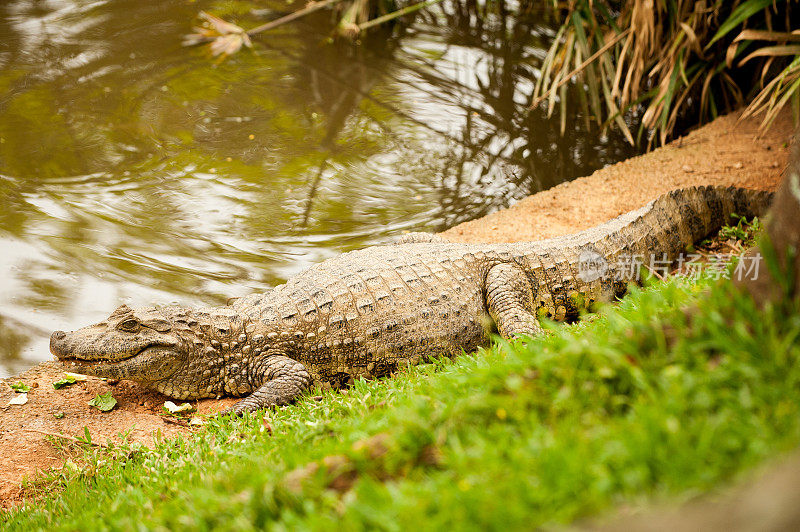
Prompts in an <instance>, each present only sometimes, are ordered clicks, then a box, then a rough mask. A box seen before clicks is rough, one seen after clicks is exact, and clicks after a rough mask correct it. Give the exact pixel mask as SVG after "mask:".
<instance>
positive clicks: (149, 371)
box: [50, 305, 192, 384]
mask: <svg viewBox="0 0 800 532" xmlns="http://www.w3.org/2000/svg"><path fill="white" fill-rule="evenodd" d="M176 329H177V328H176V327H175V326H174V324H173V320H172V319H171V317H170V312H168V311H167V310H166V309H158V308H155V307H150V308H142V309H136V310H134V309H131V308H128V307H127V306H125V305H122V306H121V307H119V308H118V309H116V310H115V311H114V312H113V313H112V314H111V315H110V316H109V317H108V318H107V319H106V320H105V321H102V322H100V323H97V324H95V325H90V326H88V327H84V328H82V329H78V330H77V331H73V332H69V333H67V332H64V331H55V332H54V333H53V334H52V335H51V337H50V352H51V353H53V355H55V356H56V357H57V358H58V359H59V360H61V361H62V362H63V363H65V364H66V365H67V366H68V367H69V368H70V371H74V372H76V373H83V374H86V375H94V376H97V377H106V378H114V379H132V380H136V381H140V382H143V383H148V384H152V383H157V382H159V381H163V380H165V379H170V378H174V377H175V376H176V374H177V373H180V372H184V371H186V370H187V368H188V366H190V365H191V364H190V359H191V358H192V356H191V355H192V349H191V347H190V346H191V343H190V341H188V339H187V338H184V336H183V335H181V334H178V332H179V331H177V330H176Z"/></svg>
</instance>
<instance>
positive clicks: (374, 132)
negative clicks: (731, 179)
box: [0, 0, 631, 375]
mask: <svg viewBox="0 0 800 532" xmlns="http://www.w3.org/2000/svg"><path fill="white" fill-rule="evenodd" d="M259 5H260V7H262V8H263V2H259ZM491 6H492V7H491V9H492V10H493V11H492V12H490V13H478V12H477V11H478V10H480V9H489V8H483V7H479V6H477V5H475V4H474V3H460V2H449V3H443V4H441V5H440V6H439V7H437V8H436V9H435V10H432V11H429V12H427V13H423V14H420V16H419V17H418V18H417V20H416V21H415V22H414V24H411V25H407V26H405V27H403V28H400V27H396V28H393V29H391V28H390V29H389V30H387V31H386V32H385V33H384V34H375V35H372V36H371V37H369V38H368V41H365V42H364V43H363V45H362V46H361V47H352V46H350V45H347V44H344V43H335V44H325V41H326V39H327V36H328V30H329V27H330V26H329V23H330V20H329V18H328V16H327V15H326V14H324V13H319V14H317V15H315V16H312V17H309V18H307V19H304V20H302V21H299V22H297V23H294V24H292V25H289V26H285V27H283V28H281V29H279V30H276V31H274V32H272V33H270V34H268V35H266V36H264V37H263V38H262V39H261V42H260V43H258V44H257V46H256V49H257V51H256V53H250V52H244V53H239V54H237V55H236V56H234V57H233V58H232V59H230V60H228V61H226V62H224V63H222V64H218V65H215V64H214V63H213V62H212V61H210V60H208V58H206V57H204V56H203V54H202V51H201V50H199V49H186V48H182V47H181V46H180V40H181V36H182V35H183V34H184V33H186V32H187V31H188V29H189V25H190V21H191V20H192V17H193V16H194V15H195V14H196V13H197V11H199V10H200V9H208V10H211V11H213V12H215V13H217V14H220V15H222V16H228V17H233V18H236V19H237V20H238V21H239V22H241V23H242V24H244V25H247V21H248V18H249V19H250V21H251V22H252V23H255V22H256V19H255V18H253V15H252V14H247V10H246V9H245V8H248V6H247V5H246V3H243V2H237V3H228V2H220V3H215V2H212V1H198V2H191V3H186V4H181V3H174V2H162V1H160V0H137V1H135V2H133V1H127V0H115V1H114V2H106V1H89V0H12V1H8V2H4V3H3V4H2V5H0V202H1V203H0V204H1V205H2V209H0V251H1V252H0V375H7V374H10V373H12V372H16V371H19V370H20V369H23V368H24V367H27V366H30V365H32V364H34V363H35V362H37V361H40V360H44V359H47V358H49V354H48V352H47V347H46V346H47V335H48V333H49V331H51V330H53V329H56V328H59V329H71V328H74V327H78V326H81V325H84V324H86V323H88V322H91V321H96V320H99V319H101V318H102V317H103V316H105V315H106V314H107V313H108V312H109V311H110V310H111V309H112V308H114V307H115V306H116V305H118V304H119V303H121V302H126V303H128V304H130V305H141V304H149V303H152V302H156V303H169V302H180V303H185V304H198V303H201V302H204V303H215V304H216V303H222V302H224V301H225V300H226V299H227V298H229V297H232V296H237V295H242V294H244V293H247V292H251V291H254V290H261V289H264V288H265V287H267V286H269V285H271V284H275V283H278V282H281V281H283V280H285V279H286V278H287V277H288V276H289V275H291V274H293V273H296V272H297V271H299V270H300V269H302V268H304V267H306V266H308V265H309V264H311V263H314V262H317V261H320V260H323V259H325V258H327V257H330V256H332V255H334V254H337V253H340V252H341V251H343V250H347V249H352V248H356V247H361V246H363V245H366V244H369V243H373V242H379V241H382V240H385V239H386V238H388V236H389V235H392V234H396V233H399V232H401V231H403V230H433V231H435V230H441V229H444V228H446V227H448V226H451V225H453V224H455V223H458V222H460V221H463V220H467V219H472V218H475V217H478V216H481V215H483V214H485V213H487V212H489V211H491V210H495V209H497V208H499V207H502V206H505V205H508V204H509V203H510V202H512V201H513V200H514V199H516V198H519V197H522V196H524V195H527V194H529V193H531V192H534V191H537V190H541V189H544V188H547V187H550V186H552V185H554V184H556V183H559V182H562V181H564V180H567V179H571V178H574V177H577V176H580V175H585V174H588V173H590V172H591V171H593V170H594V169H596V168H599V167H601V166H603V165H605V164H607V163H609V162H613V161H615V160H618V159H621V158H623V157H626V156H629V155H630V154H631V149H630V148H629V147H627V146H625V144H624V142H623V140H622V139H621V138H617V137H613V136H612V137H603V138H601V137H600V136H599V135H598V132H597V131H596V130H592V129H590V128H588V127H586V126H584V125H583V124H584V117H581V116H579V115H572V116H570V117H568V124H570V125H571V126H570V130H569V132H568V134H567V135H566V136H564V137H563V138H562V137H561V136H560V134H559V124H558V123H557V121H553V120H547V119H546V118H545V117H544V116H543V114H542V113H541V112H539V111H534V112H530V113H529V112H526V107H527V105H528V104H529V102H530V94H531V91H532V87H533V83H535V80H536V76H537V70H536V68H537V65H538V63H539V61H540V60H541V57H542V56H543V49H544V48H545V47H546V46H547V44H548V39H549V38H550V37H551V36H552V30H551V28H550V27H548V26H547V23H546V21H545V22H543V20H544V19H543V18H542V15H541V13H529V14H523V15H520V16H516V17H515V16H511V15H510V14H509V13H508V12H507V10H506V8H505V6H504V4H503V3H502V2H500V3H492V4H491ZM271 7H275V8H276V10H287V9H289V10H290V9H292V8H293V7H292V6H289V7H287V6H286V4H285V3H283V2H275V3H274V4H273V5H272V6H271ZM295 7H296V6H295ZM231 9H239V10H244V11H240V12H238V13H236V12H231V11H230V10H231ZM226 10H228V11H226ZM569 108H570V109H573V110H577V109H578V106H574V105H573V106H570V107H569Z"/></svg>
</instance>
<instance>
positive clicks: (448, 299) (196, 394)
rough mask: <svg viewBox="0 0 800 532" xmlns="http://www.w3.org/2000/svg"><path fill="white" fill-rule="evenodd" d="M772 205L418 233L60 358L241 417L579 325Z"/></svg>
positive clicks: (659, 202)
mask: <svg viewBox="0 0 800 532" xmlns="http://www.w3.org/2000/svg"><path fill="white" fill-rule="evenodd" d="M771 198H772V193H770V192H764V191H753V190H747V189H742V188H734V187H715V186H708V187H692V188H685V189H679V190H675V191H672V192H670V193H668V194H665V195H663V196H661V197H659V198H657V199H655V200H653V201H651V202H649V203H648V204H647V205H645V206H644V207H642V208H640V209H638V210H635V211H632V212H629V213H627V214H623V215H621V216H619V217H617V218H615V219H613V220H611V221H609V222H606V223H604V224H601V225H599V226H596V227H594V228H591V229H587V230H585V231H581V232H579V233H576V234H573V235H568V236H562V237H558V238H552V239H548V240H541V241H536V242H518V243H505V244H466V243H454V242H448V241H447V240H445V239H444V238H442V237H440V236H437V235H432V234H425V233H412V234H409V235H407V236H406V237H404V238H401V239H400V241H399V242H397V243H395V244H391V245H380V246H372V247H367V248H364V249H361V250H357V251H351V252H347V253H344V254H342V255H339V256H337V257H333V258H330V259H328V260H325V261H323V262H321V263H319V264H316V265H314V266H312V267H310V268H308V269H307V270H305V271H303V272H301V273H299V274H298V275H296V276H294V277H292V278H290V279H289V280H288V281H287V282H286V283H285V284H282V285H279V286H275V287H274V288H271V289H269V290H267V291H265V292H263V293H257V294H252V295H248V296H245V297H242V298H239V299H236V300H234V301H232V302H230V303H229V304H228V305H225V306H221V307H208V308H187V307H181V306H165V307H155V306H154V307H144V308H137V309H132V308H129V307H127V306H125V305H122V306H120V307H119V308H117V309H116V310H114V312H113V313H112V314H111V315H110V316H109V317H108V318H107V319H106V320H104V321H103V322H101V323H98V324H95V325H91V326H88V327H84V328H82V329H78V330H76V331H74V332H70V333H66V332H64V331H55V332H54V333H53V334H52V336H51V339H50V350H51V352H52V354H53V355H55V356H56V357H57V358H58V359H59V360H61V361H62V362H63V363H65V364H67V365H69V367H71V371H76V372H79V373H84V374H89V375H95V376H99V377H106V378H113V379H130V380H134V381H138V382H140V383H142V384H144V385H145V386H147V387H150V388H153V389H155V390H157V391H159V392H161V393H162V394H165V395H167V396H170V397H173V398H176V399H200V398H210V397H221V396H226V395H228V396H235V397H241V398H242V399H241V400H240V401H238V402H237V403H235V404H234V406H233V407H231V408H230V409H229V411H232V412H234V413H238V414H241V413H243V412H245V411H253V410H256V409H260V408H265V407H270V406H273V405H283V404H287V403H290V402H292V401H293V400H295V399H296V398H297V397H298V396H300V395H301V394H302V393H303V392H304V391H305V390H307V389H309V388H310V387H311V386H312V385H314V384H319V385H322V386H336V387H338V386H342V385H344V384H345V383H347V382H349V381H352V379H356V378H359V377H379V376H383V375H387V374H390V373H392V372H394V371H395V370H397V369H398V368H401V367H403V366H406V365H408V364H416V363H418V362H420V361H421V360H428V359H430V357H438V356H454V355H457V354H459V353H462V352H465V351H466V352H469V351H472V350H475V349H476V348H477V347H479V346H482V345H486V344H487V343H488V342H489V340H490V338H491V336H492V334H493V333H494V332H496V333H499V335H500V336H501V337H503V338H511V337H517V336H520V337H523V338H524V337H526V336H535V335H538V334H540V333H541V332H542V331H543V329H542V327H541V324H540V319H541V318H542V317H545V316H546V317H549V318H552V319H554V320H570V319H574V318H576V317H577V315H578V313H579V311H580V310H581V308H582V307H587V306H588V307H591V306H592V305H594V304H595V303H596V302H600V301H609V300H613V299H614V298H619V297H621V296H622V295H623V294H624V293H625V290H626V289H627V286H628V283H629V282H631V281H633V282H637V281H638V275H639V274H640V272H635V273H634V274H633V275H631V271H632V270H631V268H630V264H629V263H630V262H631V261H626V260H623V259H625V258H630V257H644V258H645V259H646V258H647V257H651V258H652V257H657V258H658V260H659V261H660V262H661V263H664V262H670V261H673V260H675V259H676V257H678V255H679V254H680V253H681V252H683V251H684V250H685V249H686V248H687V246H689V245H691V244H693V243H695V242H697V241H698V240H700V239H702V238H704V237H706V236H707V235H709V234H710V233H711V232H712V231H714V230H716V229H718V228H719V227H721V226H722V225H724V224H725V223H726V222H727V221H729V219H730V215H731V214H732V213H737V214H739V215H743V216H757V215H761V214H762V213H764V212H765V211H766V209H767V207H768V205H769V203H770V201H771ZM644 262H645V263H646V262H647V261H646V260H645V261H644ZM492 327H494V328H492Z"/></svg>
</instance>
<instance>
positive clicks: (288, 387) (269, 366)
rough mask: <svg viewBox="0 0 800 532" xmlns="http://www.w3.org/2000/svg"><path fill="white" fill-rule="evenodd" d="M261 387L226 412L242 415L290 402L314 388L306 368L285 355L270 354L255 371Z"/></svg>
mask: <svg viewBox="0 0 800 532" xmlns="http://www.w3.org/2000/svg"><path fill="white" fill-rule="evenodd" d="M255 376H256V378H257V380H260V382H263V384H262V385H261V387H260V388H258V389H257V390H256V391H254V392H253V393H251V394H250V395H248V396H247V397H245V398H244V399H242V400H241V401H239V402H238V403H236V404H235V405H233V406H232V407H231V408H229V409H228V410H226V411H225V412H223V413H230V412H233V413H235V414H242V413H244V412H252V411H253V410H258V409H259V408H269V407H271V406H275V405H285V404H288V403H291V402H292V401H294V400H295V399H297V397H298V396H299V395H300V394H302V393H303V392H304V391H305V390H307V389H308V388H309V387H310V385H311V375H309V373H308V370H307V369H306V367H305V366H304V365H303V364H301V363H300V362H298V361H296V360H292V359H291V358H289V357H286V356H283V355H270V356H268V357H267V358H265V359H263V360H262V363H261V364H260V365H259V366H258V367H257V368H256V375H255Z"/></svg>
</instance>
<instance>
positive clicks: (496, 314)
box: [486, 263, 544, 338]
mask: <svg viewBox="0 0 800 532" xmlns="http://www.w3.org/2000/svg"><path fill="white" fill-rule="evenodd" d="M533 295H534V294H533V291H532V290H531V286H530V283H529V282H528V278H527V276H526V275H525V272H524V271H523V270H522V268H521V267H519V266H517V265H516V264H509V263H503V264H498V265H496V266H492V268H491V269H490V270H489V273H488V274H487V275H486V306H487V307H488V310H489V315H490V316H491V317H492V319H493V320H494V321H495V323H496V324H497V330H498V331H499V332H500V336H502V337H503V338H511V337H512V336H519V335H526V336H536V335H538V334H541V333H542V332H544V330H543V329H542V327H541V325H539V320H538V319H537V318H536V316H535V315H534V314H533V313H532V312H531V309H532V308H533V300H534V297H533Z"/></svg>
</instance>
